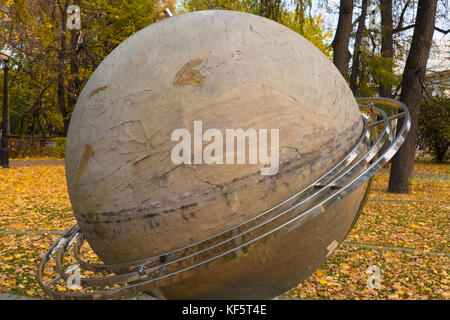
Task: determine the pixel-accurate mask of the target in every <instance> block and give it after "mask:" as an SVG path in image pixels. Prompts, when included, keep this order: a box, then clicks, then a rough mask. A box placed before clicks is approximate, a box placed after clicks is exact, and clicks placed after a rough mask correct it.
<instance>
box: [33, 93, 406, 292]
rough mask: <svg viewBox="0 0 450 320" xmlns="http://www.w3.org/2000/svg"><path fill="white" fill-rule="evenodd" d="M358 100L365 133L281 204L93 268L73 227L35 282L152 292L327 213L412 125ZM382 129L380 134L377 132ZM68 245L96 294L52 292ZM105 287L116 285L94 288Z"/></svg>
mask: <svg viewBox="0 0 450 320" xmlns="http://www.w3.org/2000/svg"><path fill="white" fill-rule="evenodd" d="M357 101H358V103H359V105H360V110H361V111H362V112H363V113H365V114H367V115H369V117H368V118H369V119H366V117H365V116H362V119H363V122H364V129H363V132H362V134H361V136H360V137H359V139H358V141H357V143H356V144H355V145H354V146H353V148H352V149H351V150H350V151H349V152H348V153H347V154H346V156H345V157H344V158H343V159H342V160H341V161H339V162H338V163H337V164H336V165H335V166H334V167H333V168H331V169H330V170H329V171H328V172H327V173H325V174H324V175H323V176H322V177H320V178H319V179H318V180H317V181H315V182H313V183H311V184H310V185H309V186H308V187H306V188H304V189H303V190H301V191H299V192H297V193H296V194H294V195H292V196H291V197H289V198H288V199H286V200H284V201H283V202H281V203H279V204H277V205H276V206H274V207H272V208H270V209H268V210H266V211H264V212H262V213H260V214H258V215H257V216H255V217H253V218H251V219H249V220H247V221H245V222H243V223H241V224H238V225H236V226H234V227H233V228H230V229H228V230H225V231H223V232H221V233H219V234H216V235H214V236H211V237H208V238H206V239H203V240H201V241H198V242H195V243H192V244H189V245H187V246H185V247H182V248H179V249H176V250H173V251H171V252H166V253H162V254H160V255H156V256H153V257H149V258H146V259H140V260H137V261H131V262H127V263H119V264H114V265H108V264H92V263H88V262H87V261H84V260H83V259H82V258H81V257H80V250H81V248H82V246H83V243H84V237H83V234H82V232H81V230H80V228H79V226H78V225H77V224H75V225H74V226H73V227H71V228H70V229H69V230H68V231H67V232H66V233H65V234H64V235H63V236H62V237H61V238H60V239H59V240H58V241H56V242H55V243H54V244H53V246H52V247H51V248H50V250H49V251H48V252H47V253H46V255H45V256H44V258H43V259H42V261H41V263H40V265H39V268H38V275H37V282H38V284H39V285H40V286H41V288H42V289H43V291H44V292H45V293H46V294H48V295H49V296H51V297H52V298H56V299H114V298H120V297H123V296H127V295H130V294H136V293H139V292H142V291H149V290H155V289H157V288H159V287H161V286H164V285H167V284H168V283H174V282H177V281H182V280H183V279H186V278H189V276H190V274H191V272H198V271H199V270H201V268H204V267H207V265H208V264H209V263H210V262H212V261H217V260H219V259H221V260H223V262H225V263H226V261H229V260H230V259H238V258H239V257H240V256H241V255H242V251H243V250H245V249H248V248H250V247H251V246H253V245H255V244H256V243H258V242H260V241H262V240H264V241H266V240H267V241H270V238H269V236H270V235H271V234H274V233H277V232H291V231H293V230H295V229H296V228H298V227H299V226H300V225H302V224H304V223H305V222H307V221H309V220H310V219H312V218H314V217H315V216H317V215H320V214H326V213H325V211H326V209H327V208H329V207H330V206H332V205H333V204H335V203H337V202H339V201H340V200H342V199H343V198H345V197H346V196H348V195H349V194H351V193H352V192H353V191H355V190H356V189H357V188H359V187H360V186H361V185H363V184H364V183H366V182H368V181H369V180H370V179H371V178H372V177H373V176H374V175H375V173H377V172H378V171H379V170H380V169H381V168H382V167H383V166H384V165H385V164H386V163H387V162H388V161H389V160H390V159H391V158H392V157H393V156H394V154H395V153H396V152H397V151H398V149H399V148H400V146H401V145H402V143H403V142H404V140H405V138H406V135H407V134H408V131H409V128H410V125H411V123H410V116H409V111H408V108H407V107H406V106H405V105H404V104H403V103H401V102H399V101H397V100H393V99H388V98H360V99H357ZM374 104H380V105H390V106H394V107H397V108H398V109H399V111H400V112H399V113H398V114H396V115H395V116H392V117H388V116H387V114H386V113H385V112H384V111H383V110H382V109H380V108H378V107H376V106H375V105H374ZM377 116H381V117H382V118H383V120H380V121H377V120H376V118H377ZM398 118H403V119H404V121H403V126H402V128H401V129H400V130H398V132H397V135H396V137H395V138H394V140H393V141H392V143H390V145H389V146H388V148H387V149H386V151H385V152H384V153H383V154H382V155H379V154H378V153H379V151H380V150H381V148H382V147H383V145H384V144H385V143H388V136H389V134H390V132H391V121H392V120H395V119H398ZM380 127H381V132H379V133H378V129H379V128H380ZM371 131H372V133H371ZM369 182H370V181H369ZM368 191H369V186H367V187H366V190H365V195H364V197H363V199H362V201H361V206H360V210H361V209H362V207H363V205H364V203H365V200H366V199H367V194H368ZM357 217H358V216H357ZM357 217H356V218H355V221H354V222H353V224H354V223H355V222H356V219H357ZM71 247H73V249H72V254H73V257H74V258H75V259H76V261H77V263H78V266H79V267H80V268H81V269H82V270H87V271H91V272H94V273H95V276H93V277H81V278H80V284H81V286H82V287H84V288H86V287H87V288H95V291H91V292H88V291H86V290H84V291H82V292H60V291H57V290H55V289H53V288H52V285H53V284H55V283H56V282H58V281H62V280H64V281H67V279H68V278H69V276H70V273H69V272H67V271H66V272H65V271H64V270H63V264H64V255H65V254H66V253H67V252H69V251H70V248H71ZM53 258H54V261H55V268H56V270H57V272H58V273H59V276H57V277H56V278H54V279H53V280H51V281H49V282H48V283H45V284H44V283H43V280H42V279H43V276H44V272H45V270H46V267H47V265H48V263H49V262H50V261H51V260H52V259H53ZM105 286H114V287H113V288H106V289H101V290H97V288H99V287H105Z"/></svg>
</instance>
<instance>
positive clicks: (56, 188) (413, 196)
mask: <svg viewBox="0 0 450 320" xmlns="http://www.w3.org/2000/svg"><path fill="white" fill-rule="evenodd" d="M449 169H450V164H448V163H447V164H444V165H436V164H433V163H430V162H426V161H422V162H418V163H417V164H416V167H415V171H416V172H420V173H425V174H434V175H438V176H435V177H423V176H416V177H414V178H413V181H412V182H413V184H412V192H411V193H410V194H407V195H394V194H389V193H387V192H386V191H385V190H386V189H387V183H388V179H389V176H388V174H386V173H381V174H377V175H376V177H375V179H374V183H373V187H372V191H371V194H370V197H369V201H368V203H367V205H366V207H365V209H364V212H363V213H362V215H361V217H360V219H359V221H358V222H357V224H356V225H355V227H354V228H353V230H352V231H351V232H350V234H349V235H348V236H347V238H346V239H345V241H344V244H343V245H342V246H341V247H340V248H339V249H338V250H337V251H336V253H335V254H334V255H333V256H332V257H331V258H330V259H329V260H328V261H327V263H325V264H324V265H323V266H322V267H321V269H319V270H317V271H316V272H315V274H313V275H312V276H311V277H310V278H309V279H307V280H305V281H304V282H302V283H301V284H299V285H298V287H297V288H294V289H293V290H291V291H289V292H288V294H289V295H296V296H299V297H301V298H313V299H446V300H448V299H450V289H449V279H450V269H449V266H450V261H449V259H450V248H449V230H450V228H449V221H450V219H449V218H450V216H449V212H450V210H449V206H450V180H449V179H448V178H445V177H443V176H448V175H449V172H450V170H449ZM74 223H75V219H74V217H73V213H72V208H71V205H70V200H69V196H68V194H67V187H66V181H65V172H64V167H63V166H23V167H14V166H13V167H12V168H10V169H7V170H1V171H0V292H6V293H17V294H22V295H29V296H41V297H44V296H45V295H44V293H43V292H42V290H41V289H40V288H39V287H38V286H37V284H36V276H35V274H36V269H37V266H38V264H39V261H40V259H41V258H42V256H43V254H44V252H46V251H47V250H48V248H50V246H51V244H52V243H53V242H54V241H56V240H57V239H58V237H59V235H58V234H54V232H55V231H59V232H61V231H65V230H67V229H68V228H69V227H70V226H72V225H73V224H74ZM33 231H35V232H33ZM85 257H86V258H89V257H91V258H92V252H90V251H89V250H88V249H86V250H85ZM369 266H377V267H379V268H380V271H381V278H380V287H379V289H368V287H367V281H368V279H369V277H370V276H371V275H370V273H368V271H367V268H368V267H369ZM60 290H66V288H65V287H64V286H61V287H60Z"/></svg>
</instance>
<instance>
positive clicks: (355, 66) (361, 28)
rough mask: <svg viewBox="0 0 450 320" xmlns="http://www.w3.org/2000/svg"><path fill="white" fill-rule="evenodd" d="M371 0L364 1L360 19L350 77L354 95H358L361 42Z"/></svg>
mask: <svg viewBox="0 0 450 320" xmlns="http://www.w3.org/2000/svg"><path fill="white" fill-rule="evenodd" d="M368 4H369V0H362V6H361V16H360V17H359V23H358V30H357V31H356V38H355V49H354V50H353V63H352V73H351V75H350V89H351V90H352V92H353V95H356V89H357V87H358V86H357V84H356V82H357V81H358V75H359V57H360V55H361V41H362V37H363V32H364V24H365V23H366V16H367V5H368Z"/></svg>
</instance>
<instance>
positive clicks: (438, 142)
mask: <svg viewBox="0 0 450 320" xmlns="http://www.w3.org/2000/svg"><path fill="white" fill-rule="evenodd" d="M418 142H419V144H420V145H422V146H423V147H426V148H427V150H428V153H430V154H431V155H432V156H433V158H434V160H436V162H437V163H442V162H443V161H444V160H445V155H446V153H447V150H448V148H449V147H450V99H449V98H436V99H433V101H429V102H428V103H425V104H423V105H422V106H421V107H420V120H419V134H418Z"/></svg>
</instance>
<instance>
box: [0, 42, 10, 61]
mask: <svg viewBox="0 0 450 320" xmlns="http://www.w3.org/2000/svg"><path fill="white" fill-rule="evenodd" d="M11 54H12V50H11V49H10V48H9V47H8V46H5V48H3V49H2V50H0V60H1V61H2V62H3V63H6V62H8V61H9V59H11Z"/></svg>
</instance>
